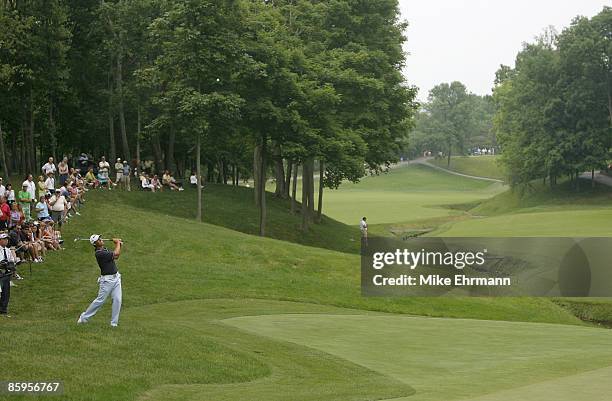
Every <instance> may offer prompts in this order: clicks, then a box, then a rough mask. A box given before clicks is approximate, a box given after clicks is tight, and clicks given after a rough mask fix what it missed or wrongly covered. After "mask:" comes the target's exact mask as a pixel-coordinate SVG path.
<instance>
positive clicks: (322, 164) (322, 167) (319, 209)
mask: <svg viewBox="0 0 612 401" xmlns="http://www.w3.org/2000/svg"><path fill="white" fill-rule="evenodd" d="M324 176H325V161H324V160H320V161H319V203H318V204H317V222H318V223H320V222H321V215H322V214H323V188H324V185H323V184H324V182H323V178H324Z"/></svg>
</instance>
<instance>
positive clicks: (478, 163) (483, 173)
mask: <svg viewBox="0 0 612 401" xmlns="http://www.w3.org/2000/svg"><path fill="white" fill-rule="evenodd" d="M498 160H499V158H498V156H454V157H451V163H450V167H449V166H448V162H447V160H446V159H432V160H430V161H429V163H431V164H433V165H436V166H438V167H442V168H445V169H449V170H452V171H455V172H457V173H461V174H466V175H473V176H476V177H486V178H495V179H497V180H503V179H504V178H505V177H504V169H503V167H502V166H500V164H499V162H498Z"/></svg>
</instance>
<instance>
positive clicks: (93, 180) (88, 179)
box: [85, 167, 99, 188]
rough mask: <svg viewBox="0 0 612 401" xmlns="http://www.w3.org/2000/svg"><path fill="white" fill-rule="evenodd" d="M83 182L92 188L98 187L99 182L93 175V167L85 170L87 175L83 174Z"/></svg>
mask: <svg viewBox="0 0 612 401" xmlns="http://www.w3.org/2000/svg"><path fill="white" fill-rule="evenodd" d="M85 182H86V183H87V185H89V186H91V187H93V188H97V187H98V184H99V182H98V179H97V178H96V176H95V175H94V172H93V167H90V168H89V170H87V174H85Z"/></svg>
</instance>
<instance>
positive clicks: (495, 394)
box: [224, 314, 612, 401]
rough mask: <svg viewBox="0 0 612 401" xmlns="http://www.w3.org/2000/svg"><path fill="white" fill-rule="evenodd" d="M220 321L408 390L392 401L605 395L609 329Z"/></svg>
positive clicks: (378, 319)
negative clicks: (323, 355) (400, 384)
mask: <svg viewBox="0 0 612 401" xmlns="http://www.w3.org/2000/svg"><path fill="white" fill-rule="evenodd" d="M224 322H225V323H226V324H228V325H231V326H234V327H237V328H240V329H242V330H244V331H247V332H250V333H255V334H259V335H262V336H265V337H269V338H272V339H275V340H283V341H288V342H292V343H296V344H300V345H306V346H308V347H312V348H314V349H316V350H319V351H323V352H326V353H329V354H332V355H335V356H338V357H341V358H343V359H346V360H348V361H351V362H354V363H356V364H358V365H361V366H364V367H366V368H369V369H372V370H374V371H376V372H379V373H381V374H384V375H386V376H388V377H389V378H391V379H395V380H399V381H401V382H404V383H406V384H409V385H410V386H411V387H413V388H414V389H415V390H416V394H415V395H414V396H411V397H404V398H399V399H397V400H400V399H401V400H412V401H417V400H418V401H435V400H441V401H442V400H444V401H450V400H470V399H478V400H479V401H485V400H486V401H489V400H490V401H501V400H510V399H517V400H519V399H520V400H536V399H537V400H538V401H557V400H561V399H567V400H570V399H571V400H577V399H585V398H583V396H584V390H583V388H584V387H585V386H586V387H588V388H589V391H590V392H592V393H593V394H596V395H598V396H599V397H602V394H606V395H609V394H610V391H612V384H611V383H610V380H609V374H610V372H611V370H612V331H609V330H603V329H595V328H587V327H572V326H561V325H552V324H534V323H511V322H497V321H481V320H463V319H433V318H421V317H406V316H392V315H329V314H308V315H304V314H294V315H287V314H283V315H267V316H248V317H237V318H231V319H228V320H225V321H224ZM598 369H599V370H598ZM589 371H592V372H590V373H588V372H589ZM585 372H587V373H585ZM534 394H538V395H537V397H535V395H534ZM476 397H483V398H476ZM534 397H535V398H534ZM564 397H565V398H564ZM589 399H591V398H589ZM593 399H602V400H603V398H593Z"/></svg>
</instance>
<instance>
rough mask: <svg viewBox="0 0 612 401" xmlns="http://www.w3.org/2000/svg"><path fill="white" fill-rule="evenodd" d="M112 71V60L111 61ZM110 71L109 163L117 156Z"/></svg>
mask: <svg viewBox="0 0 612 401" xmlns="http://www.w3.org/2000/svg"><path fill="white" fill-rule="evenodd" d="M111 72H112V62H111ZM111 72H109V74H108V77H107V81H108V134H109V136H110V138H109V139H110V152H109V160H110V161H111V163H113V162H114V160H116V157H117V146H116V145H115V113H113V82H112V80H111Z"/></svg>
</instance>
